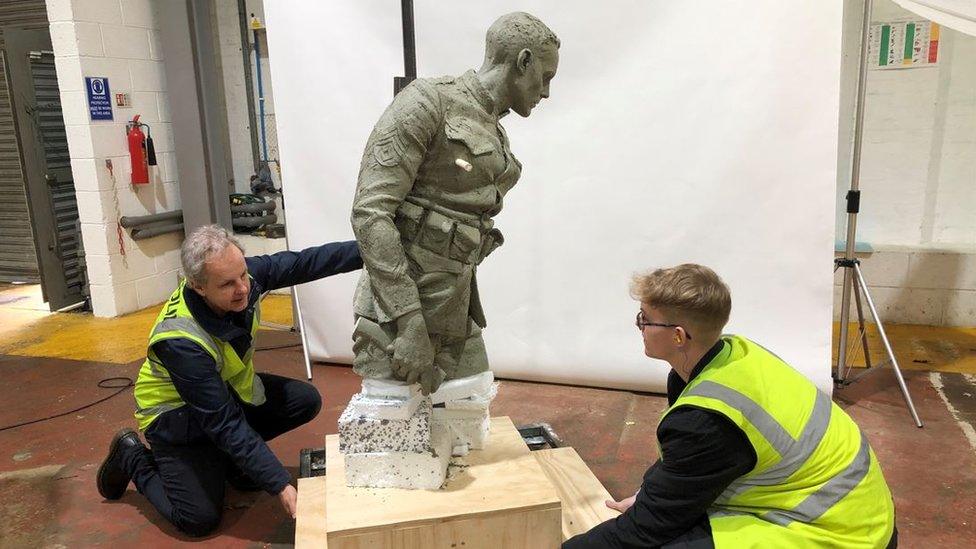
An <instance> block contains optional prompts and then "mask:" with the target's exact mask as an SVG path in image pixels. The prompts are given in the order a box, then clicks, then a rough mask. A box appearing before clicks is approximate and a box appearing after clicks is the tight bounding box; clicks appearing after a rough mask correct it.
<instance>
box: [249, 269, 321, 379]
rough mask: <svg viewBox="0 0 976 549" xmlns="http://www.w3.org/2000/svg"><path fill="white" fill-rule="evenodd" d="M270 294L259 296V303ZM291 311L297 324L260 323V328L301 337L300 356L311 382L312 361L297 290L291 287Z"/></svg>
mask: <svg viewBox="0 0 976 549" xmlns="http://www.w3.org/2000/svg"><path fill="white" fill-rule="evenodd" d="M270 293H271V292H265V293H264V294H262V295H261V301H264V298H266V297H268V294H270ZM291 310H292V316H293V317H294V318H295V320H297V321H298V323H297V324H292V325H291V326H286V325H284V324H277V323H275V322H265V321H263V320H262V321H261V326H264V327H265V328H271V329H273V330H284V331H287V332H298V333H299V335H301V336H302V354H303V355H305V374H306V375H307V376H308V380H309V381H311V380H312V361H311V359H310V358H309V356H308V336H307V335H305V322H304V321H303V320H302V308H301V305H300V304H299V303H298V288H296V287H295V286H292V287H291Z"/></svg>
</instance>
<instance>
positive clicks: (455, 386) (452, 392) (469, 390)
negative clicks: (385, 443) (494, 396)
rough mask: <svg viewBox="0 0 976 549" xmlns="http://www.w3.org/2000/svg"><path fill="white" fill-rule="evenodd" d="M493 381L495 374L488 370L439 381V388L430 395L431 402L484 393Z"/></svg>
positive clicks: (438, 402)
mask: <svg viewBox="0 0 976 549" xmlns="http://www.w3.org/2000/svg"><path fill="white" fill-rule="evenodd" d="M494 381H495V375H494V374H493V373H492V372H491V370H488V371H486V372H482V373H480V374H475V375H473V376H468V377H462V378H458V379H452V380H450V381H445V382H444V383H441V386H440V388H439V389H437V390H436V391H434V394H432V395H430V399H431V402H433V403H434V404H440V403H442V402H447V401H448V400H458V399H462V398H468V397H470V396H473V395H480V394H484V393H485V392H487V391H488V390H489V388H490V387H491V384H492V383H493V382H494Z"/></svg>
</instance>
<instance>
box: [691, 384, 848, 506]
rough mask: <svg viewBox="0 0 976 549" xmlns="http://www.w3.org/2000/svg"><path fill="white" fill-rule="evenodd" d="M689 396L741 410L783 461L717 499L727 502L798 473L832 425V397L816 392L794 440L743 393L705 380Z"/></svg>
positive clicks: (734, 486)
mask: <svg viewBox="0 0 976 549" xmlns="http://www.w3.org/2000/svg"><path fill="white" fill-rule="evenodd" d="M688 396H702V397H707V398H714V399H715V400H719V401H721V402H724V403H725V404H727V405H728V406H729V407H731V408H734V409H736V410H738V411H739V412H740V413H741V414H742V415H743V416H745V417H746V418H747V419H748V420H749V422H750V423H752V425H753V426H754V427H755V428H756V430H758V431H759V432H760V433H761V434H762V436H763V437H765V438H766V440H768V441H769V444H770V445H771V446H772V447H773V449H775V450H776V452H778V453H779V455H780V458H781V459H780V462H779V463H777V464H776V465H774V466H772V467H770V468H769V469H767V470H766V471H763V472H762V473H760V474H758V475H756V476H753V477H750V478H747V479H742V480H741V481H739V482H736V483H733V485H732V486H730V487H729V489H728V490H726V491H725V492H724V493H723V494H722V495H721V496H720V497H719V498H718V500H717V502H718V503H724V502H727V501H728V500H730V499H731V498H732V497H733V496H735V495H737V494H741V493H742V492H744V491H746V490H748V489H749V488H752V487H753V486H771V485H773V484H779V483H781V482H783V481H785V480H786V479H787V478H789V477H790V476H792V475H793V474H794V473H796V472H797V471H798V470H799V469H800V467H801V466H802V465H803V464H804V463H806V461H807V460H808V459H809V458H810V456H811V455H813V452H814V451H815V450H816V449H817V446H819V445H820V441H821V440H822V439H823V436H824V434H825V433H826V432H827V426H828V425H829V424H830V411H831V403H830V397H828V396H827V395H825V394H824V393H823V392H821V391H817V396H816V400H815V401H814V403H813V411H812V412H811V413H810V418H809V419H808V420H807V423H806V425H805V426H804V427H803V431H802V432H801V433H800V437H799V438H798V439H794V438H793V437H792V436H790V434H789V433H788V432H786V429H784V428H783V426H782V425H780V424H779V422H778V421H776V420H775V419H773V416H771V415H769V412H767V411H766V410H763V409H762V408H761V407H760V406H759V405H758V404H756V403H755V402H753V401H752V399H750V398H749V397H747V396H745V395H743V394H742V393H740V392H738V391H736V390H735V389H732V388H730V387H726V386H724V385H720V384H718V383H715V382H713V381H702V382H701V383H699V384H698V385H696V386H695V387H693V388H692V389H690V390H689V391H688Z"/></svg>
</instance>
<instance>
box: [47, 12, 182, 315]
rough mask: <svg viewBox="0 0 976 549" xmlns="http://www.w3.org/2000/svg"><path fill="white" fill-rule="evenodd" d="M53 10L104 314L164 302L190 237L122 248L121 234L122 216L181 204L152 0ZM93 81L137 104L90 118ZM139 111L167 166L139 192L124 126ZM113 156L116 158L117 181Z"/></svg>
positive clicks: (95, 297)
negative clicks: (87, 82) (108, 116)
mask: <svg viewBox="0 0 976 549" xmlns="http://www.w3.org/2000/svg"><path fill="white" fill-rule="evenodd" d="M47 12H48V20H49V21H50V28H51V42H52V45H53V47H54V55H55V63H56V67H57V73H58V86H59V88H60V90H61V104H62V108H63V112H64V122H65V131H66V132H67V137H68V149H69V152H70V154H71V170H72V175H73V176H74V182H75V189H76V192H77V197H78V215H79V218H80V220H81V231H82V239H83V242H84V246H85V256H86V257H85V258H86V261H87V264H88V278H89V281H90V289H91V299H92V307H93V309H94V313H95V316H101V317H110V316H116V315H120V314H124V313H127V312H131V311H135V310H138V309H141V308H143V307H147V306H150V305H153V304H155V303H159V302H161V301H163V300H165V299H166V297H167V296H168V295H169V294H170V293H171V292H172V291H173V287H174V286H175V284H176V281H177V272H178V269H179V264H180V262H179V246H180V243H181V241H182V235H179V234H169V235H162V236H157V237H154V238H151V239H147V240H141V241H133V240H132V239H131V238H129V235H128V231H123V242H122V246H121V247H120V245H119V237H118V233H117V229H118V219H119V217H120V216H123V215H126V216H138V215H146V214H150V213H159V212H164V211H171V210H176V209H179V208H180V195H179V186H178V185H177V182H176V177H177V171H176V158H175V155H174V153H173V137H172V131H171V124H170V115H169V113H170V106H169V101H168V99H167V94H166V80H165V77H164V74H163V59H162V56H161V53H160V46H159V42H158V34H157V32H156V31H157V28H158V26H157V23H156V21H155V20H154V16H153V11H152V9H151V3H150V0H103V1H99V2H91V1H85V0H47ZM86 76H100V77H107V78H108V79H109V87H110V89H111V92H112V93H113V94H114V93H121V92H124V93H128V94H129V96H130V97H131V99H132V105H133V106H132V108H128V109H126V108H118V107H115V108H114V120H112V121H96V122H93V121H91V120H90V117H89V114H88V105H87V98H86V95H85V86H84V77H86ZM135 114H140V115H141V120H142V121H143V122H145V123H147V124H149V125H150V126H151V128H152V137H153V141H154V144H155V147H156V155H157V160H158V162H159V166H158V167H155V168H150V175H151V182H150V183H149V184H148V185H140V186H137V187H136V186H132V185H131V184H130V181H131V179H130V174H131V164H130V161H129V154H128V147H127V142H126V135H125V122H126V120H128V119H131V118H132V116H134V115H135ZM106 160H111V161H112V164H113V166H114V178H113V177H112V176H111V175H110V173H109V170H108V169H107V168H106V166H105V161H106ZM116 197H117V203H116ZM122 248H124V250H125V254H124V255H123V254H122Z"/></svg>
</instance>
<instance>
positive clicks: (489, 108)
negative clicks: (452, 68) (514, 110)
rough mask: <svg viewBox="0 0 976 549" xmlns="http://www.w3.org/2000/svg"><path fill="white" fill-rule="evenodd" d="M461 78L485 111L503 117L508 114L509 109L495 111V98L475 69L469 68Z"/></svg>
mask: <svg viewBox="0 0 976 549" xmlns="http://www.w3.org/2000/svg"><path fill="white" fill-rule="evenodd" d="M459 80H460V81H461V82H462V83H463V84H464V85H465V86H466V87H467V88H468V90H470V91H471V95H473V96H474V98H475V99H476V100H477V101H478V104H479V105H481V107H482V108H483V109H485V112H487V113H488V114H491V115H496V116H498V118H501V117H503V116H505V115H506V114H508V111H507V110H506V111H504V112H495V100H494V98H492V96H491V94H490V93H488V90H487V89H485V87H484V86H483V85H481V80H478V76H477V75H476V74H475V72H474V70H469V71H468V72H466V73H464V74H462V75H461V77H460V78H459Z"/></svg>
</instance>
